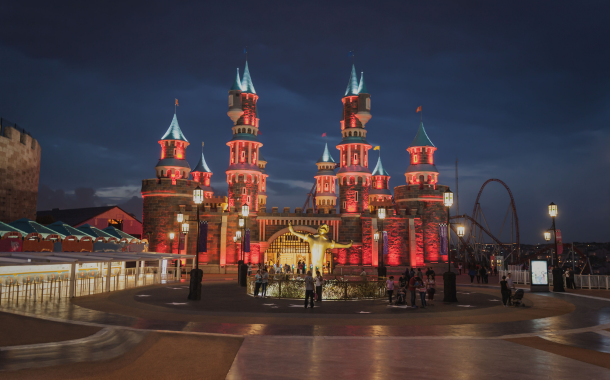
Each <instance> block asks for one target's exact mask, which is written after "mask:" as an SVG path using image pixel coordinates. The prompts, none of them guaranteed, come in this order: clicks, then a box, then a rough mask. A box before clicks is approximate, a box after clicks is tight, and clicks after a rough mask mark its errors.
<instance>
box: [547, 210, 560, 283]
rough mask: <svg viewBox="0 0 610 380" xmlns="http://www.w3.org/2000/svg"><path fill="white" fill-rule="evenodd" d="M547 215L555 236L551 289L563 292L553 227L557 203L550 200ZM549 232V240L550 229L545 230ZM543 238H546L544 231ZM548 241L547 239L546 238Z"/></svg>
mask: <svg viewBox="0 0 610 380" xmlns="http://www.w3.org/2000/svg"><path fill="white" fill-rule="evenodd" d="M549 215H550V216H551V218H552V219H553V226H552V227H551V229H552V230H553V235H554V237H555V254H554V256H553V257H554V260H553V264H554V265H553V291H554V292H565V289H564V287H563V271H562V270H561V267H560V265H559V256H558V253H559V251H558V250H557V230H556V229H555V217H556V216H557V205H556V204H555V203H553V202H551V204H550V205H549ZM547 232H548V234H549V240H550V237H551V236H550V231H547ZM544 238H545V239H546V233H545V236H544ZM547 241H548V240H547Z"/></svg>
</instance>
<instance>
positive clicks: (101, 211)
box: [36, 206, 147, 239]
mask: <svg viewBox="0 0 610 380" xmlns="http://www.w3.org/2000/svg"><path fill="white" fill-rule="evenodd" d="M36 215H37V220H38V221H39V222H40V223H43V224H50V223H53V222H60V221H61V222H64V223H66V224H68V225H70V226H72V227H80V226H82V225H85V224H88V225H90V226H93V227H96V228H99V229H104V228H106V227H108V226H113V227H114V228H116V229H117V230H121V231H123V232H125V233H128V234H129V235H131V236H133V237H136V238H138V239H146V238H147V237H146V236H142V222H140V221H139V220H138V219H137V218H136V217H135V216H134V215H133V214H130V213H128V212H127V211H125V210H123V209H121V208H120V207H118V206H104V207H87V208H73V209H66V210H60V209H58V208H54V209H52V210H47V211H38V212H37V213H36Z"/></svg>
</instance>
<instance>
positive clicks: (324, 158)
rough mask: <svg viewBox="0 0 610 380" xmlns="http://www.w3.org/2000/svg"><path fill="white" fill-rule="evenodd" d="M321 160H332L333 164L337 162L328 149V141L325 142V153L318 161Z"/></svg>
mask: <svg viewBox="0 0 610 380" xmlns="http://www.w3.org/2000/svg"><path fill="white" fill-rule="evenodd" d="M320 162H332V163H333V164H334V163H335V160H334V159H333V156H331V155H330V152H329V151H328V143H326V144H324V153H322V156H320V159H319V160H318V162H316V163H320Z"/></svg>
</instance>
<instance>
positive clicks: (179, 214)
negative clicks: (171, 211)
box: [176, 212, 184, 223]
mask: <svg viewBox="0 0 610 380" xmlns="http://www.w3.org/2000/svg"><path fill="white" fill-rule="evenodd" d="M176 220H177V221H178V223H182V221H183V220H184V214H183V213H181V212H179V213H178V215H176Z"/></svg>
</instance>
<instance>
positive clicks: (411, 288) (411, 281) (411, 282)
mask: <svg viewBox="0 0 610 380" xmlns="http://www.w3.org/2000/svg"><path fill="white" fill-rule="evenodd" d="M416 283H417V279H416V277H415V276H413V277H411V278H410V279H409V292H411V307H412V308H416V307H417V306H415V292H416V291H417V289H416V287H415V285H416Z"/></svg>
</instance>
